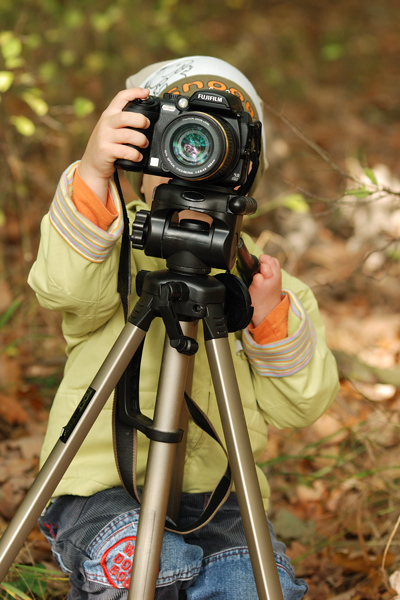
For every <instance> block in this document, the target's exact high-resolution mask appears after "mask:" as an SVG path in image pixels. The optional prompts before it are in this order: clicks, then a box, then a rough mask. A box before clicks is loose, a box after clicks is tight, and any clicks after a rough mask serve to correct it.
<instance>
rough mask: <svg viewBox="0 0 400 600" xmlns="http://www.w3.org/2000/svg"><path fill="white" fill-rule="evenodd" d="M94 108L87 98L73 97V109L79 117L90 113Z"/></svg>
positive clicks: (81, 117)
mask: <svg viewBox="0 0 400 600" xmlns="http://www.w3.org/2000/svg"><path fill="white" fill-rule="evenodd" d="M94 109H95V105H94V103H93V102H92V101H91V100H89V98H75V100H74V111H75V114H76V116H77V117H79V119H83V118H84V117H87V116H88V115H90V114H91V113H92V112H93V111H94Z"/></svg>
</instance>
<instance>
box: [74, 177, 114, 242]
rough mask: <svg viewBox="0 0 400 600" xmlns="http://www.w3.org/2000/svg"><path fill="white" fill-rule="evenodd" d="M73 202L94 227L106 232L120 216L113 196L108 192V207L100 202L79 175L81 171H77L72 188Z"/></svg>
mask: <svg viewBox="0 0 400 600" xmlns="http://www.w3.org/2000/svg"><path fill="white" fill-rule="evenodd" d="M72 201H73V203H74V204H75V206H76V208H77V210H78V211H79V212H80V213H81V215H83V216H84V217H86V218H87V219H89V221H91V222H92V223H93V224H94V225H97V227H100V229H103V231H106V230H107V229H108V227H109V226H110V225H111V223H112V222H113V221H114V219H115V218H116V217H117V216H118V211H117V209H116V208H115V206H114V202H113V201H112V198H111V194H110V192H108V196H107V202H106V205H105V206H104V204H103V203H102V202H101V200H99V198H98V197H97V196H96V194H95V193H94V192H92V190H91V189H90V187H89V186H87V185H86V183H85V182H84V181H83V179H82V178H81V176H80V175H79V169H76V171H75V175H74V182H73V188H72Z"/></svg>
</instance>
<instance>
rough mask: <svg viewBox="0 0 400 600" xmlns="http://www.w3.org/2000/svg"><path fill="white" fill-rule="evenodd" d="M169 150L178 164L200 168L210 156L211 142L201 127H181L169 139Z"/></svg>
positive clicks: (206, 132)
mask: <svg viewBox="0 0 400 600" xmlns="http://www.w3.org/2000/svg"><path fill="white" fill-rule="evenodd" d="M171 150H172V154H173V156H174V157H175V159H176V160H177V162H178V163H180V164H182V165H186V166H191V165H195V166H200V165H203V164H204V163H205V162H206V161H207V160H208V159H209V157H210V155H211V154H212V150H213V140H212V137H211V136H210V134H209V132H208V131H207V130H206V129H205V128H204V127H202V126H201V125H197V126H194V127H193V126H192V125H190V124H189V125H183V126H182V127H179V128H178V129H177V130H176V132H175V134H174V135H173V136H172V138H171Z"/></svg>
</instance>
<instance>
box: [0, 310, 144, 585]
mask: <svg viewBox="0 0 400 600" xmlns="http://www.w3.org/2000/svg"><path fill="white" fill-rule="evenodd" d="M145 334H146V332H145V331H143V330H142V329H139V328H138V327H136V326H135V325H132V324H131V323H129V322H128V323H127V324H126V325H125V327H124V329H123V330H122V332H121V334H120V336H119V337H118V339H117V341H116V342H115V344H114V346H113V347H112V349H111V352H110V353H109V355H108V356H107V358H106V359H105V361H104V363H103V365H102V366H101V368H100V370H99V371H98V373H97V375H96V377H95V378H94V379H93V381H92V383H91V385H90V387H89V388H88V390H87V391H86V394H85V395H84V396H83V398H82V400H81V401H80V403H79V405H78V407H77V409H76V410H75V412H74V414H73V415H72V417H71V419H70V420H69V422H68V424H67V425H66V427H64V429H63V432H62V434H61V437H60V439H59V440H58V442H57V443H56V445H55V446H54V448H53V450H52V451H51V453H50V455H49V457H48V459H47V460H46V462H45V463H44V465H43V467H42V468H41V470H40V471H39V474H38V476H37V478H36V479H35V481H34V483H33V484H32V486H31V488H30V489H29V491H28V493H27V495H26V496H25V498H24V500H23V501H22V503H21V505H20V506H19V508H18V510H17V512H16V514H15V516H14V518H13V519H12V521H11V522H10V524H9V526H8V528H7V530H6V531H5V533H4V534H3V536H2V538H1V540H0V581H2V580H3V578H4V576H5V575H6V574H7V572H8V570H9V568H10V567H11V565H12V563H13V561H14V559H15V557H16V556H17V554H18V552H19V550H20V549H21V547H22V545H23V543H24V542H25V540H26V538H27V537H28V535H29V533H30V531H31V530H32V528H33V527H34V525H35V523H36V521H37V520H38V518H39V517H40V515H41V513H42V511H43V510H44V508H45V506H46V504H47V502H48V501H49V499H50V498H51V496H52V494H53V492H54V490H55V489H56V487H57V485H58V483H59V482H60V480H61V479H62V477H63V475H64V473H65V471H66V470H67V468H68V466H69V464H70V463H71V461H72V459H73V458H74V456H75V454H76V452H77V451H78V449H79V447H80V446H81V444H82V442H83V441H84V439H85V437H86V436H87V434H88V433H89V431H90V429H91V427H92V425H93V423H94V422H95V421H96V419H97V417H98V415H99V414H100V411H101V410H102V408H103V406H104V405H105V403H106V402H107V400H108V398H109V397H110V395H111V394H112V392H113V390H114V388H115V386H116V385H117V383H118V381H119V379H120V377H121V376H122V374H123V372H124V371H125V369H126V367H127V365H128V363H129V361H130V359H131V358H132V356H133V354H134V353H135V352H136V350H137V348H138V346H139V345H140V343H141V342H142V340H143V338H144V336H145Z"/></svg>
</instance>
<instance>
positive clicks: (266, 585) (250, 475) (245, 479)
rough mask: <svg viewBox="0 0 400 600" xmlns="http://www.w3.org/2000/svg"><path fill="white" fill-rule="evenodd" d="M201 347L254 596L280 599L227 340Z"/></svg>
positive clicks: (218, 340) (279, 589) (275, 570)
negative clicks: (239, 515) (243, 536)
mask: <svg viewBox="0 0 400 600" xmlns="http://www.w3.org/2000/svg"><path fill="white" fill-rule="evenodd" d="M205 345H206V350H207V356H208V362H209V365H210V370H211V375H212V379H213V384H214V390H215V394H216V397H217V402H218V408H219V413H220V417H221V422H222V427H223V430H224V436H225V442H226V446H227V451H228V458H229V464H230V466H231V471H232V476H233V481H234V484H235V489H236V493H237V497H238V501H239V508H240V514H241V517H242V521H243V526H244V531H245V535H246V540H247V544H248V547H249V553H250V559H251V564H252V567H253V573H254V579H255V582H256V587H257V592H258V597H259V599H260V600H283V596H282V589H281V585H280V581H279V576H278V571H277V568H276V563H275V557H274V552H273V549H272V542H271V536H270V533H269V528H268V522H267V518H266V515H265V510H264V506H263V502H262V497H261V493H260V487H259V483H258V477H257V472H256V468H255V465H254V458H253V453H252V450H251V445H250V439H249V434H248V431H247V427H246V422H245V417H244V413H243V407H242V402H241V399H240V394H239V388H238V384H237V380H236V377H235V370H234V365H233V360H232V355H231V351H230V347H229V342H228V338H220V339H212V340H208V341H206V343H205ZM243 597H245V590H244V591H243Z"/></svg>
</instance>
